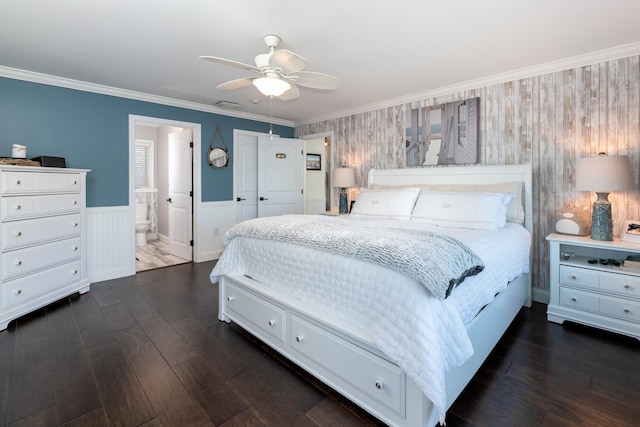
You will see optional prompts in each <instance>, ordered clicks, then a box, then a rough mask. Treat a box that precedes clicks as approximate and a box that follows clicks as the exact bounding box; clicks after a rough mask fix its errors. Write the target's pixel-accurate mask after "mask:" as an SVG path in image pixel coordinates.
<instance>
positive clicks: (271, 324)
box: [268, 320, 276, 326]
mask: <svg viewBox="0 0 640 427" xmlns="http://www.w3.org/2000/svg"><path fill="white" fill-rule="evenodd" d="M268 323H269V326H273V325H275V324H276V321H275V320H269V322H268Z"/></svg>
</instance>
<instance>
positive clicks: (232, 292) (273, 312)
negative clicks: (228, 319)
mask: <svg viewBox="0 0 640 427" xmlns="http://www.w3.org/2000/svg"><path fill="white" fill-rule="evenodd" d="M226 297H227V302H226V308H227V310H229V311H230V312H233V313H235V314H237V315H238V316H239V317H241V319H238V318H236V319H235V320H236V321H237V322H238V323H241V322H240V321H241V320H245V321H248V322H250V323H251V324H252V325H253V326H254V328H253V330H254V331H255V332H256V334H257V335H259V334H260V333H267V334H269V335H270V336H271V337H273V338H276V339H277V340H278V341H280V342H281V343H284V338H285V326H286V324H285V311H284V310H282V309H281V308H279V307H276V306H275V305H273V304H269V303H268V302H266V301H262V300H260V299H258V298H257V297H255V296H254V295H253V294H251V293H249V292H247V291H244V290H242V289H239V288H238V287H236V286H234V285H233V284H231V283H229V284H228V286H227V295H226ZM233 313H230V314H233ZM247 327H248V325H247ZM256 328H257V329H258V330H256Z"/></svg>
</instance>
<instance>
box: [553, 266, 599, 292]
mask: <svg viewBox="0 0 640 427" xmlns="http://www.w3.org/2000/svg"><path fill="white" fill-rule="evenodd" d="M560 284H561V285H571V286H582V287H585V288H596V289H597V288H599V287H600V274H599V272H597V271H595V270H588V269H585V268H578V267H570V266H566V265H561V266H560Z"/></svg>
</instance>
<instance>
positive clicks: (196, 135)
mask: <svg viewBox="0 0 640 427" xmlns="http://www.w3.org/2000/svg"><path fill="white" fill-rule="evenodd" d="M136 122H144V123H151V124H154V125H158V126H173V127H180V128H189V129H191V131H192V135H193V168H192V170H191V175H192V177H191V178H192V189H193V197H192V198H191V203H192V205H193V209H192V212H193V218H192V222H191V228H192V233H193V234H192V236H193V248H192V253H193V262H199V261H200V258H201V257H200V246H201V244H200V242H199V241H198V238H197V236H199V235H200V234H199V233H198V231H199V230H200V226H201V224H200V211H201V205H202V202H201V199H202V196H201V195H202V161H201V158H202V156H201V154H202V149H201V146H202V144H201V138H202V130H201V125H200V123H191V122H183V121H179V120H170V119H161V118H157V117H148V116H138V115H134V114H129V223H130V224H129V228H130V229H131V232H130V233H129V234H130V236H131V245H132V246H133V247H134V248H133V250H134V253H135V229H136V209H135V207H136V202H135V190H136V188H135V168H134V163H135V145H136V142H135V133H136ZM129 270H130V274H131V275H133V274H136V263H135V257H133V258H132V260H131V265H130V266H129Z"/></svg>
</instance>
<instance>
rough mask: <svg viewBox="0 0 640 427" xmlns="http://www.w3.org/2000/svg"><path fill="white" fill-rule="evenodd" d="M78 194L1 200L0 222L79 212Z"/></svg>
mask: <svg viewBox="0 0 640 427" xmlns="http://www.w3.org/2000/svg"><path fill="white" fill-rule="evenodd" d="M80 203H81V200H80V194H75V193H74V194H54V195H43V196H13V197H3V198H2V220H15V219H21V218H29V217H36V216H44V215H56V214H64V213H73V212H80Z"/></svg>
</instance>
